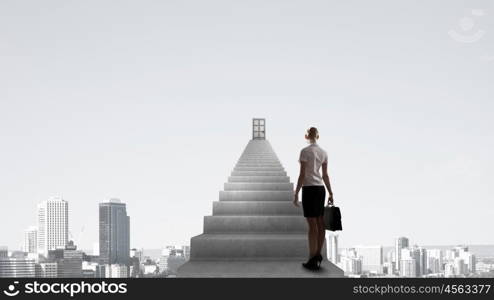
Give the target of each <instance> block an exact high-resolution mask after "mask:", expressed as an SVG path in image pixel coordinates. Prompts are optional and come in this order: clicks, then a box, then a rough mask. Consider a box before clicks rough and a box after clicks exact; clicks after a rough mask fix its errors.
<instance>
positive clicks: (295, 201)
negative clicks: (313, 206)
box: [293, 193, 299, 207]
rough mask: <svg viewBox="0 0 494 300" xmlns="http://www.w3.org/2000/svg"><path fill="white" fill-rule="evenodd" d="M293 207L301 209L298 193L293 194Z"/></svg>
mask: <svg viewBox="0 0 494 300" xmlns="http://www.w3.org/2000/svg"><path fill="white" fill-rule="evenodd" d="M293 205H295V206H296V207H299V205H298V193H294V194H293Z"/></svg>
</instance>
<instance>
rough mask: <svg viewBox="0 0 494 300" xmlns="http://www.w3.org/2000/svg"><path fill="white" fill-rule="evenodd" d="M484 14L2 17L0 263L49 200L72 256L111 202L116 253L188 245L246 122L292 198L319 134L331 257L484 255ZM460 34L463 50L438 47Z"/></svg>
mask: <svg viewBox="0 0 494 300" xmlns="http://www.w3.org/2000/svg"><path fill="white" fill-rule="evenodd" d="M472 9H482V11H483V12H484V15H483V16H479V15H474V14H472ZM493 15H494V5H493V1H449V0H443V1H416V0H408V1H391V0H389V1H382V0H378V1H372V2H371V1H364V0H361V1H308V0H303V1H287V0H284V1H247V2H246V1H226V0H225V1H43V2H41V1H1V2H0V137H1V139H0V151H1V152H0V154H1V155H0V205H1V211H2V218H1V219H0V228H2V230H1V234H0V244H5V245H8V246H9V247H10V248H20V246H21V244H22V239H23V231H24V229H26V228H27V227H28V226H30V225H35V221H36V204H37V203H38V202H40V201H42V200H45V199H47V198H49V197H50V196H57V195H61V196H62V197H63V198H64V199H65V200H67V201H69V207H70V227H71V231H72V232H73V235H74V237H75V239H76V243H77V244H79V245H80V246H82V248H89V249H90V248H91V247H92V243H94V242H97V240H98V231H97V229H98V203H99V202H101V201H103V200H105V199H107V198H109V197H117V198H120V199H121V200H122V201H123V202H126V203H127V205H128V208H127V209H128V213H129V215H130V217H131V246H132V247H139V248H140V247H144V248H159V247H161V246H163V245H165V244H184V243H188V241H189V238H190V237H191V236H194V235H197V234H200V233H201V232H202V222H203V221H202V218H203V216H204V215H209V214H211V210H212V202H213V201H216V200H217V199H218V191H219V190H221V189H222V188H223V183H224V182H225V181H226V180H227V177H228V175H229V173H230V172H231V170H232V168H233V166H234V164H235V162H236V160H237V159H238V157H239V155H240V154H241V152H242V151H243V148H244V147H245V145H246V144H247V142H248V140H249V139H250V122H251V118H252V117H265V118H267V136H268V139H269V140H270V142H271V144H272V145H273V147H274V149H275V151H276V152H277V154H278V156H279V157H280V159H281V161H282V163H283V164H284V166H285V168H286V170H287V171H288V173H289V176H290V177H291V180H292V182H293V181H295V180H296V176H297V170H298V169H297V168H298V165H297V159H298V154H299V151H300V149H301V148H302V147H304V146H305V142H304V140H303V135H304V131H305V129H306V128H307V127H309V126H317V127H318V128H319V129H320V132H321V140H320V145H321V146H323V147H324V148H325V149H326V150H327V151H328V153H329V156H330V172H331V174H330V176H331V179H332V181H333V186H334V192H335V200H336V203H337V204H338V205H340V207H341V209H342V213H343V225H344V232H343V233H342V234H341V235H340V243H341V245H342V246H351V245H355V244H385V245H386V244H392V243H393V239H394V238H395V237H396V236H401V235H405V236H408V237H410V238H411V240H412V242H416V243H419V244H429V245H433V244H454V243H467V244H468V243H469V244H489V243H491V244H492V243H494V240H493V239H492V234H490V231H489V229H490V228H493V227H494V218H493V216H494V207H493V204H492V200H493V198H492V195H493V192H494V191H493V187H492V183H493V179H494V174H493V167H494V159H493V156H492V153H493V152H494V142H493V140H494V139H492V130H493V128H494V119H493V111H494V103H493V101H492V100H493V90H494V88H493V80H492V78H494V76H493V75H494V60H493V59H492V57H494V36H493V34H494V25H493V24H494V17H493ZM462 17H470V18H471V19H472V20H474V22H475V23H474V24H473V25H474V27H473V28H472V29H471V30H467V31H465V30H464V31H465V32H464V33H465V34H468V35H470V34H473V33H474V32H475V31H478V30H484V31H485V34H484V36H483V37H482V38H481V39H479V41H477V42H475V43H469V44H466V43H462V42H459V41H457V40H454V39H453V38H451V36H450V35H449V34H448V31H450V30H456V31H457V32H461V30H462V29H461V27H460V23H459V20H460V19H461V18H462ZM82 228H84V230H82ZM81 231H82V233H81Z"/></svg>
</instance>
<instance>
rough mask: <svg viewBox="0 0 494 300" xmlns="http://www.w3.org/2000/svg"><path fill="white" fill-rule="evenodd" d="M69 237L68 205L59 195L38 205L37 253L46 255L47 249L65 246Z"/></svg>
mask: <svg viewBox="0 0 494 300" xmlns="http://www.w3.org/2000/svg"><path fill="white" fill-rule="evenodd" d="M68 239H69V205H68V203H67V201H65V200H63V199H62V198H60V197H56V198H51V199H49V200H47V201H44V202H42V203H40V204H39V205H38V232H37V247H38V253H39V254H42V255H44V256H45V257H47V256H48V251H50V250H55V249H57V248H59V247H65V245H66V244H67V242H68Z"/></svg>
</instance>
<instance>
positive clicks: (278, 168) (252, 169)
mask: <svg viewBox="0 0 494 300" xmlns="http://www.w3.org/2000/svg"><path fill="white" fill-rule="evenodd" d="M233 170H234V171H284V170H285V169H284V168H283V167H262V166H259V167H235V168H233Z"/></svg>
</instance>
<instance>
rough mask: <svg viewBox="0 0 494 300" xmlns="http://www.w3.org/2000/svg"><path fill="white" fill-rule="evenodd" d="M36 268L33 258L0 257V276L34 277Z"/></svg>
mask: <svg viewBox="0 0 494 300" xmlns="http://www.w3.org/2000/svg"><path fill="white" fill-rule="evenodd" d="M35 275H36V268H35V262H34V260H33V259H29V258H25V257H24V258H17V257H16V258H14V257H2V258H0V277H1V278H22V277H35Z"/></svg>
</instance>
